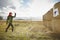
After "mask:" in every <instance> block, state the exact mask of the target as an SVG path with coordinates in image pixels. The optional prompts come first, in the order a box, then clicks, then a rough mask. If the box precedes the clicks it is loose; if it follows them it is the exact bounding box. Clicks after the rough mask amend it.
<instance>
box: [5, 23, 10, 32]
mask: <svg viewBox="0 0 60 40" xmlns="http://www.w3.org/2000/svg"><path fill="white" fill-rule="evenodd" d="M9 27H10V23H9V24H8V26H7V28H6V30H5V32H7V30H8V28H9Z"/></svg>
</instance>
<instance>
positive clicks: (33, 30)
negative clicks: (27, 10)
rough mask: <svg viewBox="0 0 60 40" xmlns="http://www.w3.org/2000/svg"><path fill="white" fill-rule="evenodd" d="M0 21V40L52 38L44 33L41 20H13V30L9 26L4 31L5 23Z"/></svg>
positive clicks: (45, 30) (41, 39) (46, 39)
mask: <svg viewBox="0 0 60 40" xmlns="http://www.w3.org/2000/svg"><path fill="white" fill-rule="evenodd" d="M5 23H6V22H5V21H0V40H53V39H52V38H51V37H50V36H48V35H47V34H46V32H47V30H48V29H46V28H45V27H44V25H43V22H42V21H14V22H13V25H14V32H12V31H11V27H10V28H9V29H8V32H5V29H6V27H7V25H6V24H5Z"/></svg>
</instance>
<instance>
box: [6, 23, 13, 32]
mask: <svg viewBox="0 0 60 40" xmlns="http://www.w3.org/2000/svg"><path fill="white" fill-rule="evenodd" d="M10 26H11V27H12V32H13V29H14V27H13V24H12V23H9V24H8V26H7V28H6V32H7V30H8V28H9V27H10Z"/></svg>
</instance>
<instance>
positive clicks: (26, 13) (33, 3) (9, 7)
mask: <svg viewBox="0 0 60 40" xmlns="http://www.w3.org/2000/svg"><path fill="white" fill-rule="evenodd" d="M59 1H60V0H0V16H4V17H7V15H8V14H9V12H12V13H13V15H14V13H15V12H16V14H17V16H16V17H20V18H32V19H34V18H36V19H37V20H42V19H43V15H44V14H45V13H46V12H47V11H48V10H50V9H51V8H52V7H53V5H54V4H55V3H56V2H59ZM34 20H35V19H34Z"/></svg>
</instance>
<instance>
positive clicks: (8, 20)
mask: <svg viewBox="0 0 60 40" xmlns="http://www.w3.org/2000/svg"><path fill="white" fill-rule="evenodd" d="M15 17H16V13H15V15H14V16H12V12H9V15H8V16H7V21H6V24H8V26H7V28H6V30H5V32H7V30H8V28H9V27H10V26H11V27H12V32H13V29H14V27H13V24H12V21H13V18H15Z"/></svg>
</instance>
